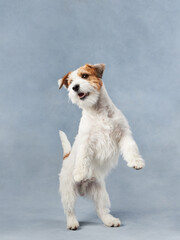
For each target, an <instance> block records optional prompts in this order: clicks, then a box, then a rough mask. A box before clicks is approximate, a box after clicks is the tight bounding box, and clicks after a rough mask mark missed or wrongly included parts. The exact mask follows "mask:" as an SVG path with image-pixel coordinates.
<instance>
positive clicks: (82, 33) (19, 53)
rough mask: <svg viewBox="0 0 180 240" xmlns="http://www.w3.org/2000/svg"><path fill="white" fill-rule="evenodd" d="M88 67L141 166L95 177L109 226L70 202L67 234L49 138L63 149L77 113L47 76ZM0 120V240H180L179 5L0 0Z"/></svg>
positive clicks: (157, 0) (57, 150) (84, 205)
mask: <svg viewBox="0 0 180 240" xmlns="http://www.w3.org/2000/svg"><path fill="white" fill-rule="evenodd" d="M99 62H103V63H105V64H106V70H105V73H104V78H103V80H104V83H105V85H106V88H107V90H108V92H109V95H110V96H111V98H112V99H113V101H114V103H115V104H116V105H117V106H118V107H119V108H120V109H121V110H122V111H123V112H124V114H125V115H126V117H127V118H128V120H129V123H130V126H131V128H132V131H133V134H134V137H135V139H136V141H137V143H138V145H139V148H140V151H141V153H142V155H143V157H144V159H145V160H146V168H145V169H144V170H142V171H134V170H133V169H130V168H128V167H126V163H125V162H124V161H122V160H121V159H120V162H119V165H118V167H117V168H116V169H115V170H113V172H112V173H111V175H110V176H109V177H108V179H107V188H108V192H109V194H110V198H111V202H112V212H113V213H114V214H115V215H116V216H118V217H120V219H121V221H122V223H123V226H122V227H121V228H118V229H112V228H111V229H110V228H107V227H104V226H103V225H102V224H101V223H100V221H99V219H98V218H97V217H96V214H95V210H94V206H93V204H92V203H91V202H90V201H88V200H83V199H80V200H79V201H78V203H77V208H76V209H77V216H78V219H79V221H80V223H81V226H82V227H81V229H80V231H77V232H68V231H67V230H66V223H65V216H64V214H63V209H62V206H61V203H60V198H59V196H58V172H59V170H60V167H61V162H62V148H61V145H60V141H59V136H58V129H61V130H63V131H65V132H66V133H67V135H68V137H69V139H70V140H71V142H72V141H73V139H74V137H75V135H76V133H77V128H78V123H79V119H80V115H81V112H80V110H79V109H78V108H77V107H76V106H73V105H72V104H71V103H68V97H67V93H66V91H65V89H63V90H62V91H59V90H58V86H57V79H58V78H60V77H62V76H63V75H64V74H65V73H67V72H68V71H70V70H74V69H76V68H78V67H79V66H81V65H84V64H85V63H91V64H94V63H99ZM0 111H1V114H0V238H1V240H9V239H13V240H15V239H17V240H26V239H38V240H41V239H48V240H49V239H52V240H54V239H60V240H63V239H75V238H78V239H100V238H102V239H123V240H126V239H139V240H141V239H142V240H144V239H146V240H148V239H151V240H152V239H158V240H159V239H163V240H165V239H171V240H174V239H180V228H179V221H180V208H179V203H180V192H179V189H180V176H179V169H180V147H179V142H180V1H178V0H171V1H168V0H163V1H162V0H151V1H148V0H113V1H110V0H109V1H108V0H99V1H98V0H93V1H91V0H66V1H65V0H59V1H58V0H53V1H50V0H49V1H48V0H31V1H28V0H13V1H10V0H6V1H3V0H0Z"/></svg>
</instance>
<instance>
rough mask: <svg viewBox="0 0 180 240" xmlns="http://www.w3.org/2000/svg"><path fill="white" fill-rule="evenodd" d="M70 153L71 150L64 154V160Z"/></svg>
mask: <svg viewBox="0 0 180 240" xmlns="http://www.w3.org/2000/svg"><path fill="white" fill-rule="evenodd" d="M69 154H70V152H69V153H66V154H65V155H64V156H63V160H64V159H65V158H67V157H69Z"/></svg>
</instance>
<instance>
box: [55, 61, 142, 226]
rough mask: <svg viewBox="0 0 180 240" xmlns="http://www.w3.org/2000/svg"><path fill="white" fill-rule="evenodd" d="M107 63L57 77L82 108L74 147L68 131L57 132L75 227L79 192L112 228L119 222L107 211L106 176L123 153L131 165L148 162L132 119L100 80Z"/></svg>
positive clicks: (65, 197) (70, 222) (63, 190)
mask: <svg viewBox="0 0 180 240" xmlns="http://www.w3.org/2000/svg"><path fill="white" fill-rule="evenodd" d="M104 69H105V65H104V64H95V65H90V64H86V65H84V66H82V67H80V68H78V69H77V70H75V71H73V72H69V73H67V74H66V75H65V76H64V77H63V78H61V79H59V80H58V85H59V89H60V88H61V87H62V86H64V87H65V88H66V89H67V90H68V95H69V98H70V99H71V101H72V103H75V104H77V105H78V106H79V107H80V108H82V118H81V121H80V125H79V130H78V134H77V136H76V138H75V142H74V144H73V146H72V147H71V144H70V143H69V141H68V139H67V137H66V135H65V133H64V132H62V131H59V134H60V138H61V142H62V147H63V150H64V157H63V159H64V161H63V166H62V169H61V172H60V174H59V179H60V194H61V199H62V204H63V207H64V212H65V214H66V217H67V228H68V229H71V230H76V229H77V228H78V227H79V223H78V221H77V219H76V216H75V212H74V205H75V200H76V197H77V195H81V196H89V197H90V198H91V199H92V200H93V201H94V203H95V206H96V211H97V215H98V216H99V218H100V219H101V220H102V222H103V223H104V224H105V225H106V226H109V227H119V226H120V225H121V222H120V220H119V219H118V218H115V217H113V216H112V215H111V214H110V213H109V212H110V210H109V208H110V200H109V196H108V193H107V191H106V186H105V180H104V179H105V176H106V175H107V174H108V172H109V171H110V170H111V169H112V168H113V167H115V166H116V165H117V162H118V157H119V153H121V154H122V157H123V158H124V160H125V161H126V162H127V165H128V167H132V168H134V169H137V170H138V169H141V168H143V167H144V165H145V164H144V160H143V159H142V157H141V155H140V153H139V150H138V147H137V145H136V143H135V141H134V139H133V137H132V133H131V130H130V127H129V125H128V122H127V120H126V118H125V116H124V115H123V114H122V112H121V111H120V110H119V109H118V108H117V107H116V106H115V105H114V104H113V102H112V100H111V99H110V97H109V96H108V93H107V91H106V88H105V86H104V84H103V82H102V75H103V72H104Z"/></svg>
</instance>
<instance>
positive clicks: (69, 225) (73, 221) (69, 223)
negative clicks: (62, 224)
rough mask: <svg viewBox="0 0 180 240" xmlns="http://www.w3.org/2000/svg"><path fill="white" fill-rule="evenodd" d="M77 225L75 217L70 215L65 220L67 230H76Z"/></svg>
mask: <svg viewBox="0 0 180 240" xmlns="http://www.w3.org/2000/svg"><path fill="white" fill-rule="evenodd" d="M78 227H79V223H78V221H77V219H76V218H75V217H70V218H69V219H68V220H67V228H68V229H69V230H77V229H78Z"/></svg>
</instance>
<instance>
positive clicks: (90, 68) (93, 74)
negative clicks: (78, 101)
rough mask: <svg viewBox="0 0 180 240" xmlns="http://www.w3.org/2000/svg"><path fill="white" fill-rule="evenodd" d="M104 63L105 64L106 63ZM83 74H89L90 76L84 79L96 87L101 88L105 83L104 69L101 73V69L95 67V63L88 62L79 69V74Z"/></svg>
mask: <svg viewBox="0 0 180 240" xmlns="http://www.w3.org/2000/svg"><path fill="white" fill-rule="evenodd" d="M102 65H103V66H105V65H104V64H102ZM83 74H87V75H88V77H87V78H86V79H84V80H86V81H88V82H89V83H90V84H91V85H92V86H93V87H94V88H95V89H97V90H100V89H101V87H102V85H103V82H102V80H101V78H102V74H103V71H102V73H100V71H99V70H98V69H97V68H96V67H94V65H90V64H86V65H84V66H83V67H80V68H79V69H78V75H79V76H80V77H82V75H83Z"/></svg>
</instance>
